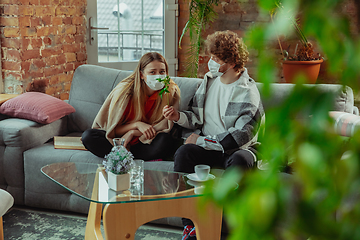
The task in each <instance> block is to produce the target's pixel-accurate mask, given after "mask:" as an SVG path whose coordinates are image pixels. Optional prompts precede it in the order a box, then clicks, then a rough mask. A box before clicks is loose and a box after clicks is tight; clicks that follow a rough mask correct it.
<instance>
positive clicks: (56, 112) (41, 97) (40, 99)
mask: <svg viewBox="0 0 360 240" xmlns="http://www.w3.org/2000/svg"><path fill="white" fill-rule="evenodd" d="M73 112H75V109H74V108H73V107H72V106H71V105H70V104H68V103H66V102H64V101H62V100H60V99H58V98H55V97H52V96H50V95H47V94H45V93H40V92H27V93H24V94H21V95H19V96H17V97H15V98H12V99H10V100H8V101H6V102H5V103H3V104H2V105H1V106H0V113H2V114H5V115H9V116H11V117H17V118H25V119H29V120H32V121H35V122H38V123H42V124H46V123H51V122H54V121H56V120H58V119H60V118H62V117H63V116H66V115H68V114H70V113H73Z"/></svg>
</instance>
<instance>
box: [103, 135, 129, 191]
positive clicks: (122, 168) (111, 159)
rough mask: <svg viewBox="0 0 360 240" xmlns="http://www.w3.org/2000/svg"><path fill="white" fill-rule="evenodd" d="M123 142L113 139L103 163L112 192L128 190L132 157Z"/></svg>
mask: <svg viewBox="0 0 360 240" xmlns="http://www.w3.org/2000/svg"><path fill="white" fill-rule="evenodd" d="M124 141H125V140H124V139H119V138H114V139H113V142H114V147H113V148H112V150H111V152H110V153H109V154H107V155H106V156H105V159H104V161H103V165H104V167H105V171H106V172H107V176H108V185H109V188H110V189H112V190H114V191H120V190H126V189H129V188H130V174H129V171H130V170H131V168H132V167H133V165H134V163H133V162H134V161H133V160H134V157H133V155H132V153H131V152H129V151H128V150H127V149H126V148H125V147H124Z"/></svg>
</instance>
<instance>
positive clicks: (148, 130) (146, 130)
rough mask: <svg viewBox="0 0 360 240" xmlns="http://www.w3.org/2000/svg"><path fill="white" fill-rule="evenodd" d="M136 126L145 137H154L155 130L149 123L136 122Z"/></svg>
mask: <svg viewBox="0 0 360 240" xmlns="http://www.w3.org/2000/svg"><path fill="white" fill-rule="evenodd" d="M135 126H136V128H137V129H138V130H139V131H140V132H141V133H142V134H143V135H144V136H145V138H146V139H151V138H153V137H155V134H156V131H155V129H154V128H153V126H151V125H150V124H147V123H144V122H136V124H135Z"/></svg>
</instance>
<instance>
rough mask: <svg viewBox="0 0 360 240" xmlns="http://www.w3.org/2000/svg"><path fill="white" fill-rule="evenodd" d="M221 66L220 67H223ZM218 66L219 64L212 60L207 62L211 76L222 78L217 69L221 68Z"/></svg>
mask: <svg viewBox="0 0 360 240" xmlns="http://www.w3.org/2000/svg"><path fill="white" fill-rule="evenodd" d="M224 64H225V63H224ZM224 64H222V65H224ZM222 65H220V64H219V63H217V62H215V61H214V60H212V59H211V58H210V60H209V62H208V68H209V70H210V72H211V73H212V74H213V75H216V76H219V77H220V76H222V75H223V73H222V72H219V69H220V67H221V66H222Z"/></svg>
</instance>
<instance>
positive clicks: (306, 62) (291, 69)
mask: <svg viewBox="0 0 360 240" xmlns="http://www.w3.org/2000/svg"><path fill="white" fill-rule="evenodd" d="M277 7H278V8H282V5H281V3H279V4H278V5H277ZM274 15H275V14H274V13H273V14H272V16H274ZM288 19H289V21H290V22H291V24H292V25H293V26H294V28H295V33H296V35H297V37H298V38H299V41H300V44H297V45H296V47H295V51H294V54H293V55H290V54H289V50H283V48H282V45H281V43H280V39H279V38H278V43H279V47H280V50H281V54H282V57H283V58H282V67H283V74H284V78H285V81H286V82H288V83H293V82H295V80H296V78H297V77H298V76H299V75H303V76H304V77H305V78H306V80H307V83H316V80H317V78H318V75H319V72H320V65H321V63H322V62H323V61H324V60H323V58H322V57H321V56H320V54H319V53H317V54H315V53H314V46H313V44H311V43H310V42H309V41H308V40H307V38H306V36H305V35H304V33H303V31H302V30H301V28H300V26H299V23H298V21H299V20H295V19H294V18H292V17H291V16H290V17H289V18H288Z"/></svg>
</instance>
